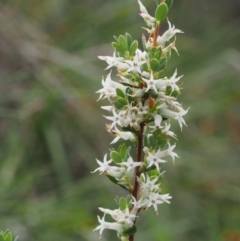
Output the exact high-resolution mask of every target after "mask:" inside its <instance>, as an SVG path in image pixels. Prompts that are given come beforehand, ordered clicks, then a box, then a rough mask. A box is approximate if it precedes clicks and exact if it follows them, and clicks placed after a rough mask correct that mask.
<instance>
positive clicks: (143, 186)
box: [137, 175, 159, 197]
mask: <svg viewBox="0 0 240 241" xmlns="http://www.w3.org/2000/svg"><path fill="white" fill-rule="evenodd" d="M146 176H147V178H146V180H145V182H142V181H141V179H140V178H138V179H137V180H138V183H139V184H140V191H141V193H142V195H143V196H144V197H146V196H148V194H149V193H150V192H151V191H153V190H154V191H157V190H159V184H156V182H157V181H158V178H157V177H156V178H155V179H153V180H152V181H151V180H150V177H149V176H148V175H146Z"/></svg>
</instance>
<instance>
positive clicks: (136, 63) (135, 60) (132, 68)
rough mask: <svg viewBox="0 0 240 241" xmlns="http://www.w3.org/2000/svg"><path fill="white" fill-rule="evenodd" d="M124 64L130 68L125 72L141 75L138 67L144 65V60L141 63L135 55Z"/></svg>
mask: <svg viewBox="0 0 240 241" xmlns="http://www.w3.org/2000/svg"><path fill="white" fill-rule="evenodd" d="M125 62H126V63H127V64H129V66H130V67H129V68H128V69H127V72H133V73H141V72H142V70H141V68H140V66H141V65H143V64H144V63H146V61H145V60H142V61H141V60H140V58H139V56H138V55H137V54H136V55H135V56H134V57H133V60H125Z"/></svg>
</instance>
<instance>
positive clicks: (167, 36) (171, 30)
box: [157, 21, 183, 46]
mask: <svg viewBox="0 0 240 241" xmlns="http://www.w3.org/2000/svg"><path fill="white" fill-rule="evenodd" d="M176 33H183V31H181V30H180V29H176V28H175V26H174V25H171V23H170V22H169V21H168V30H167V31H165V32H164V33H163V35H162V36H158V37H157V43H158V44H159V45H161V46H164V45H165V43H166V42H167V41H169V40H170V39H171V38H172V37H174V35H175V34H176Z"/></svg>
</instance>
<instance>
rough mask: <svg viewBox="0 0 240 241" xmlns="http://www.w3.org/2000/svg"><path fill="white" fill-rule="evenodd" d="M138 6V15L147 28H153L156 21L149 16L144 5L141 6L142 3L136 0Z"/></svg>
mask: <svg viewBox="0 0 240 241" xmlns="http://www.w3.org/2000/svg"><path fill="white" fill-rule="evenodd" d="M138 4H139V7H140V11H141V13H139V15H140V16H141V17H142V18H143V19H144V20H145V22H146V23H147V25H148V26H149V27H153V26H154V25H155V22H156V19H155V18H154V17H152V16H150V15H149V13H148V11H147V9H146V8H145V7H144V5H143V4H142V2H141V1H140V0H138Z"/></svg>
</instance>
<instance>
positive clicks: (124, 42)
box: [118, 35, 128, 52]
mask: <svg viewBox="0 0 240 241" xmlns="http://www.w3.org/2000/svg"><path fill="white" fill-rule="evenodd" d="M118 43H119V45H120V46H121V48H122V49H123V50H124V52H125V51H128V44H127V40H126V39H125V37H124V36H123V35H120V36H119V38H118Z"/></svg>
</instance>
